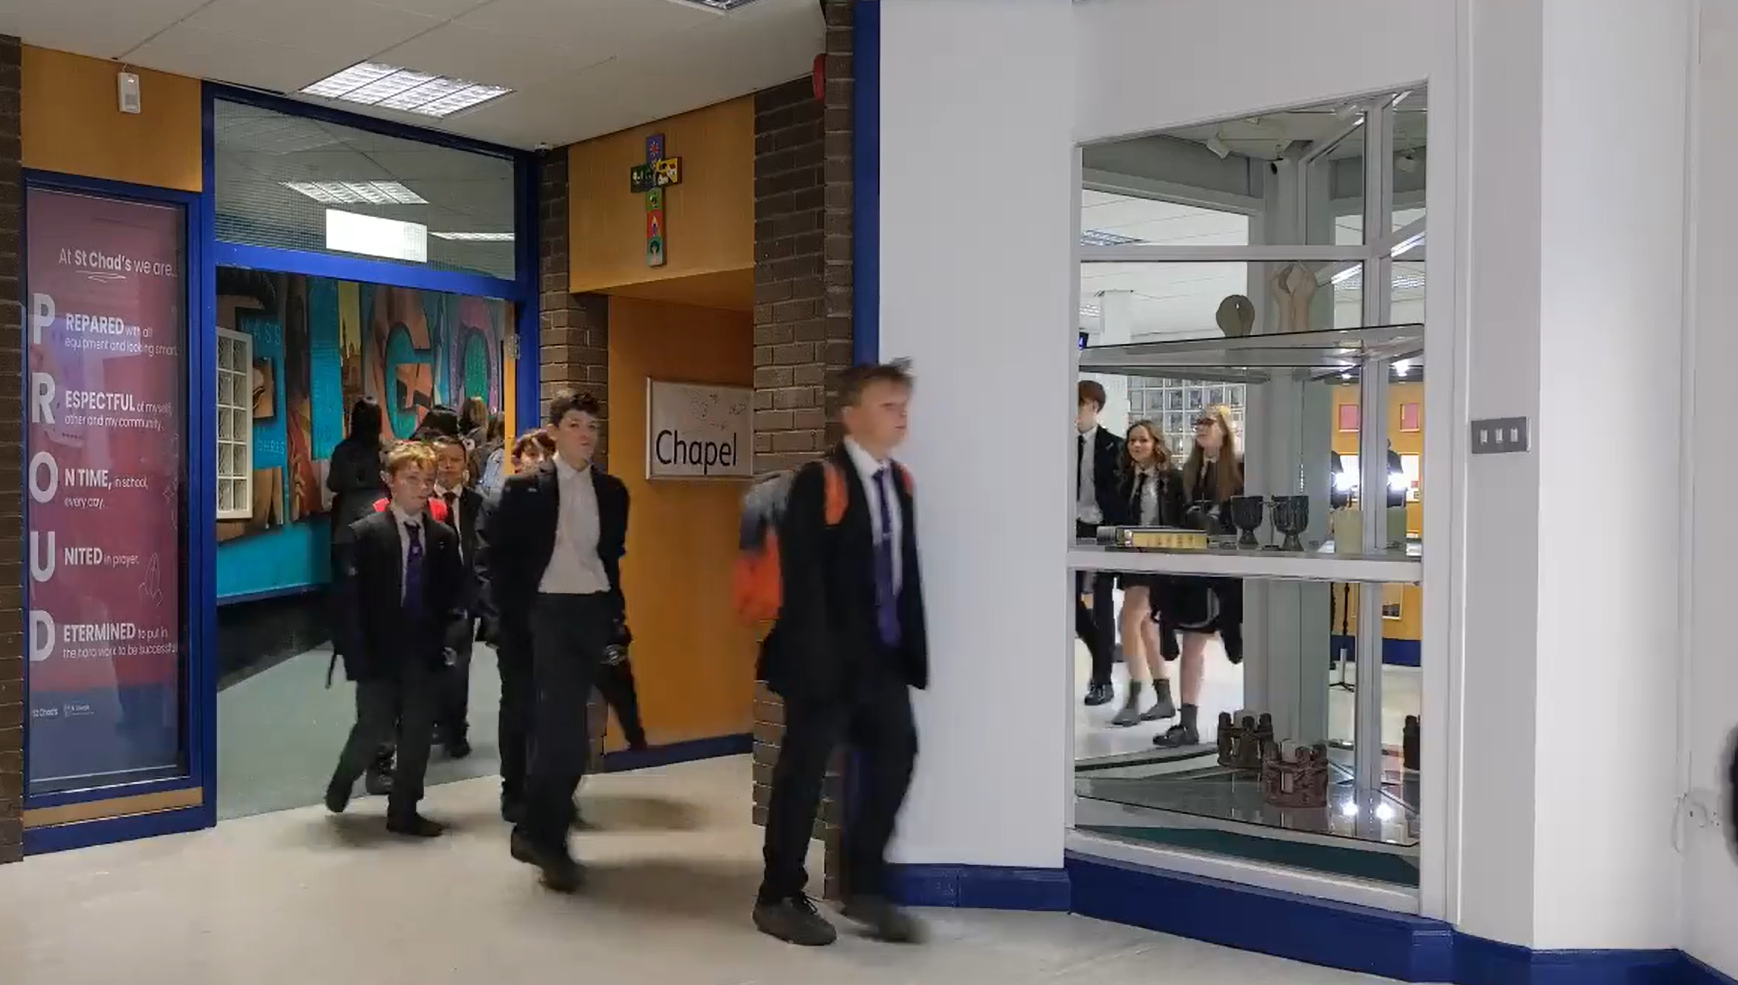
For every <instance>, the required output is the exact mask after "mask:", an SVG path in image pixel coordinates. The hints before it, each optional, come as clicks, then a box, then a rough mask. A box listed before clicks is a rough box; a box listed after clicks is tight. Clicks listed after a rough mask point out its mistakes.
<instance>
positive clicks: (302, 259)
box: [213, 243, 520, 301]
mask: <svg viewBox="0 0 1738 985" xmlns="http://www.w3.org/2000/svg"><path fill="white" fill-rule="evenodd" d="M213 252H214V255H215V256H216V258H217V266H220V267H241V268H243V269H245V270H269V271H272V272H273V273H283V274H303V275H305V276H308V277H330V278H332V279H333V280H349V281H357V282H360V283H365V284H384V285H386V286H388V287H411V288H416V289H417V290H421V291H441V292H444V293H447V294H464V295H469V296H471V297H486V298H503V299H506V300H510V301H511V300H517V298H518V297H519V289H520V285H519V282H518V281H516V280H503V279H501V278H499V277H484V276H481V275H479V274H466V273H460V272H458V271H455V270H433V269H430V268H428V267H419V266H413V265H411V264H405V263H393V262H391V261H390V260H367V259H363V258H361V257H349V256H338V255H336V254H332V253H304V252H302V251H301V250H284V249H279V248H277V247H274V246H253V245H251V244H247V243H215V244H213Z"/></svg>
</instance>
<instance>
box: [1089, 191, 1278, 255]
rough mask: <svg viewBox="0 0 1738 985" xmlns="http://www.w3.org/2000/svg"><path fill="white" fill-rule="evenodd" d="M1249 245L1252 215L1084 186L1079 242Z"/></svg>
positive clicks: (1091, 243)
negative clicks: (1250, 218)
mask: <svg viewBox="0 0 1738 985" xmlns="http://www.w3.org/2000/svg"><path fill="white" fill-rule="evenodd" d="M1136 243H1140V244H1146V245H1153V246H1246V245H1248V243H1249V216H1247V215H1243V214H1241V213H1237V212H1227V211H1220V210H1217V209H1206V208H1201V207H1198V206H1194V205H1183V204H1180V203H1177V202H1167V201H1163V200H1160V199H1156V198H1137V197H1135V196H1133V195H1122V194H1117V193H1115V192H1106V191H1095V190H1093V189H1091V188H1088V189H1085V190H1084V191H1082V192H1081V196H1080V245H1082V246H1128V245H1132V244H1136Z"/></svg>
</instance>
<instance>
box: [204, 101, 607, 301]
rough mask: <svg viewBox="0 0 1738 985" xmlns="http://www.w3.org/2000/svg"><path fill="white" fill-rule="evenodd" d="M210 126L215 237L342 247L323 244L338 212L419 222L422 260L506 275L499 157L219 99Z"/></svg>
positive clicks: (504, 192) (507, 229)
mask: <svg viewBox="0 0 1738 985" xmlns="http://www.w3.org/2000/svg"><path fill="white" fill-rule="evenodd" d="M212 128H213V130H212V133H213V136H212V141H213V146H214V155H215V163H214V169H215V171H214V173H215V176H216V180H215V182H214V184H215V189H214V191H215V195H216V199H217V218H216V227H217V238H218V239H219V240H222V241H224V242H228V243H248V244H252V245H255V246H270V247H277V248H281V249H291V250H307V251H311V252H316V253H329V252H340V251H337V250H329V249H328V248H327V245H326V230H327V225H326V223H327V212H328V210H336V211H338V212H343V213H351V214H354V215H362V216H371V217H374V218H379V219H391V220H398V221H402V222H408V223H412V224H414V225H415V226H418V227H421V230H422V232H421V233H420V234H419V235H420V237H421V238H425V239H426V249H427V257H428V260H427V266H429V267H434V268H436V269H440V270H457V271H466V272H470V273H477V274H484V275H487V276H491V277H500V278H506V279H510V278H512V277H513V275H514V251H513V235H514V232H515V222H514V220H515V219H516V212H515V209H514V195H513V162H512V161H511V160H509V159H508V158H505V157H496V156H494V155H490V154H480V153H475V152H472V151H464V150H457V149H455V148H451V147H442V146H440V145H437V144H429V143H423V142H421V141H415V140H405V139H402V138H399V137H387V136H383V135H381V134H377V133H373V132H371V131H368V130H359V129H356V128H355V127H346V126H339V125H337V124H332V123H325V122H322V121H319V120H313V119H308V118H306V117H300V116H290V115H287V114H284V113H278V112H275V111H272V110H268V109H262V108H259V107H256V106H249V105H245V104H242V103H234V102H228V101H225V100H221V99H220V100H218V101H217V102H216V104H215V106H214V107H213V119H212ZM622 180H623V181H624V182H626V180H627V179H625V178H624V179H622ZM624 193H625V185H624ZM402 245H403V239H402V237H400V239H399V240H398V241H397V242H396V243H395V244H394V249H398V248H400V247H402ZM372 258H373V259H379V257H378V256H376V257H372Z"/></svg>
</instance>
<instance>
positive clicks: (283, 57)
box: [129, 27, 350, 92]
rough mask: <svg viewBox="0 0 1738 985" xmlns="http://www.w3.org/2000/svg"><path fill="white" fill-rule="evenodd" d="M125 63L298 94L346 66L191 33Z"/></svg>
mask: <svg viewBox="0 0 1738 985" xmlns="http://www.w3.org/2000/svg"><path fill="white" fill-rule="evenodd" d="M129 60H130V61H132V62H134V63H136V64H139V65H143V66H145V67H147V68H155V69H159V70H161V71H165V72H178V73H180V74H182V75H191V76H193V77H195V78H204V79H214V80H216V81H219V82H232V83H235V84H236V85H245V86H253V87H254V88H257V89H267V90H272V91H277V92H284V91H292V90H295V89H300V88H301V87H302V86H305V85H307V84H308V83H309V82H312V81H314V80H315V79H320V78H324V77H325V76H327V75H330V74H332V73H333V72H336V71H338V70H339V69H341V68H344V67H345V66H346V65H348V64H350V63H349V62H348V61H346V60H345V56H343V55H332V54H326V53H319V52H313V51H304V50H301V49H298V48H291V47H287V46H285V45H278V44H271V43H268V42H264V41H254V40H250V39H247V38H237V37H234V36H232V35H227V34H219V33H217V32H216V31H202V30H200V29H198V28H193V27H175V28H170V29H169V30H167V31H164V32H163V33H162V34H159V35H158V36H157V37H156V38H154V39H152V40H151V41H150V42H148V43H146V44H144V45H141V46H140V47H139V49H138V50H137V51H135V52H134V53H133V55H132V57H131V58H130V59H129Z"/></svg>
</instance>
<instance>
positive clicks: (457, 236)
mask: <svg viewBox="0 0 1738 985" xmlns="http://www.w3.org/2000/svg"><path fill="white" fill-rule="evenodd" d="M429 235H430V236H433V237H434V238H435V239H445V240H451V241H453V242H458V243H511V242H513V234H512V233H429Z"/></svg>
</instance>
